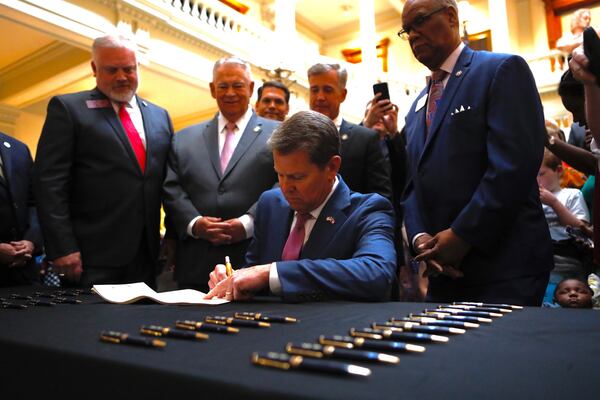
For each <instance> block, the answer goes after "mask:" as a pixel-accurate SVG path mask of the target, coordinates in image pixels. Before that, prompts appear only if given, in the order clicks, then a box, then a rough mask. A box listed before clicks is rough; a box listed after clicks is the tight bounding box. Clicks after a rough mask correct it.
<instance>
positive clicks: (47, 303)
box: [29, 300, 56, 307]
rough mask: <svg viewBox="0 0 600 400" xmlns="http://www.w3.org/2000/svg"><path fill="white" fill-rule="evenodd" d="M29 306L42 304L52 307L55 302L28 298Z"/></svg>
mask: <svg viewBox="0 0 600 400" xmlns="http://www.w3.org/2000/svg"><path fill="white" fill-rule="evenodd" d="M29 305H30V306H44V307H52V306H55V305H56V303H55V302H54V300H53V301H44V300H29Z"/></svg>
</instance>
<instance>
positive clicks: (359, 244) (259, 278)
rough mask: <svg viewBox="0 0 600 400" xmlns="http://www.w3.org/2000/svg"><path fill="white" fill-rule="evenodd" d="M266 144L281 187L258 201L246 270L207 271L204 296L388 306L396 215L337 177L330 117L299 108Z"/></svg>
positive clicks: (337, 156) (337, 142)
mask: <svg viewBox="0 0 600 400" xmlns="http://www.w3.org/2000/svg"><path fill="white" fill-rule="evenodd" d="M269 144H270V146H271V149H272V151H273V159H274V164H275V171H276V172H277V175H278V177H279V185H280V187H279V188H276V189H272V190H269V191H267V192H265V193H263V195H262V196H261V197H260V199H259V201H258V205H257V209H256V216H255V220H254V238H253V240H252V243H251V244H250V247H249V249H248V252H247V253H246V265H247V266H248V268H242V269H238V270H236V271H235V272H234V273H233V274H232V275H231V276H230V277H227V273H226V268H225V266H224V265H217V266H216V267H215V269H214V270H213V272H211V274H210V281H209V283H208V284H209V287H210V288H211V291H210V292H209V293H208V295H207V297H208V298H212V297H225V298H227V299H229V300H245V299H249V298H251V297H252V296H253V295H255V294H257V293H259V292H263V291H265V290H267V289H268V290H269V292H270V293H272V294H274V295H278V296H281V297H282V298H283V299H284V300H285V301H314V300H327V299H347V300H358V301H385V300H389V299H390V291H391V289H392V285H393V284H394V283H395V281H396V277H395V271H396V251H395V249H394V211H393V208H392V205H391V203H390V202H389V201H388V200H387V199H385V198H384V197H382V196H381V195H379V194H360V193H357V192H352V191H351V190H350V189H349V188H348V186H347V185H346V183H344V180H343V178H342V177H341V176H340V175H339V174H338V171H339V168H340V164H341V162H342V159H341V157H340V135H339V133H338V130H337V128H336V126H335V124H334V123H333V121H331V119H329V118H328V117H327V116H325V115H322V114H320V113H318V112H315V111H301V112H298V113H296V114H295V115H293V116H292V117H291V118H289V119H288V120H286V121H285V122H283V123H282V124H281V126H280V127H279V128H278V129H277V130H276V131H275V132H274V133H273V135H272V136H271V139H270V140H269Z"/></svg>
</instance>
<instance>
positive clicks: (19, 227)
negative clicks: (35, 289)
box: [0, 132, 42, 286]
mask: <svg viewBox="0 0 600 400" xmlns="http://www.w3.org/2000/svg"><path fill="white" fill-rule="evenodd" d="M32 166H33V160H32V159H31V154H30V153H29V149H28V148H27V146H26V145H25V143H22V142H20V141H18V140H16V139H14V138H12V137H10V136H7V135H5V134H3V133H1V132H0V286H12V285H19V284H26V283H31V282H34V281H36V280H37V273H38V271H36V269H35V261H34V259H33V255H34V253H35V252H36V251H39V250H41V247H42V235H41V233H40V228H39V225H38V220H37V213H36V209H35V205H34V202H33V193H32V191H31V168H32Z"/></svg>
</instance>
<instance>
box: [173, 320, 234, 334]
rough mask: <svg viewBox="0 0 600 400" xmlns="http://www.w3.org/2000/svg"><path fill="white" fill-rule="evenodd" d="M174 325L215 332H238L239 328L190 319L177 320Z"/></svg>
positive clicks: (190, 329)
mask: <svg viewBox="0 0 600 400" xmlns="http://www.w3.org/2000/svg"><path fill="white" fill-rule="evenodd" d="M175 327H177V328H179V329H187V330H189V331H204V332H216V333H238V332H239V331H240V330H239V329H238V328H234V327H232V326H223V325H217V324H208V323H206V322H199V321H192V320H178V321H176V322H175Z"/></svg>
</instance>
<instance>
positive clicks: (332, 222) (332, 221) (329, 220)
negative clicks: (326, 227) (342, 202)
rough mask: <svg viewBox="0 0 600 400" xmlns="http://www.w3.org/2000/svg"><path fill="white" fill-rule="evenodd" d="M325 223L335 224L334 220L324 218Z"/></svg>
mask: <svg viewBox="0 0 600 400" xmlns="http://www.w3.org/2000/svg"><path fill="white" fill-rule="evenodd" d="M325 221H327V222H329V223H330V224H331V225H333V224H335V219H333V217H331V216H330V217H327V218H325Z"/></svg>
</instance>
